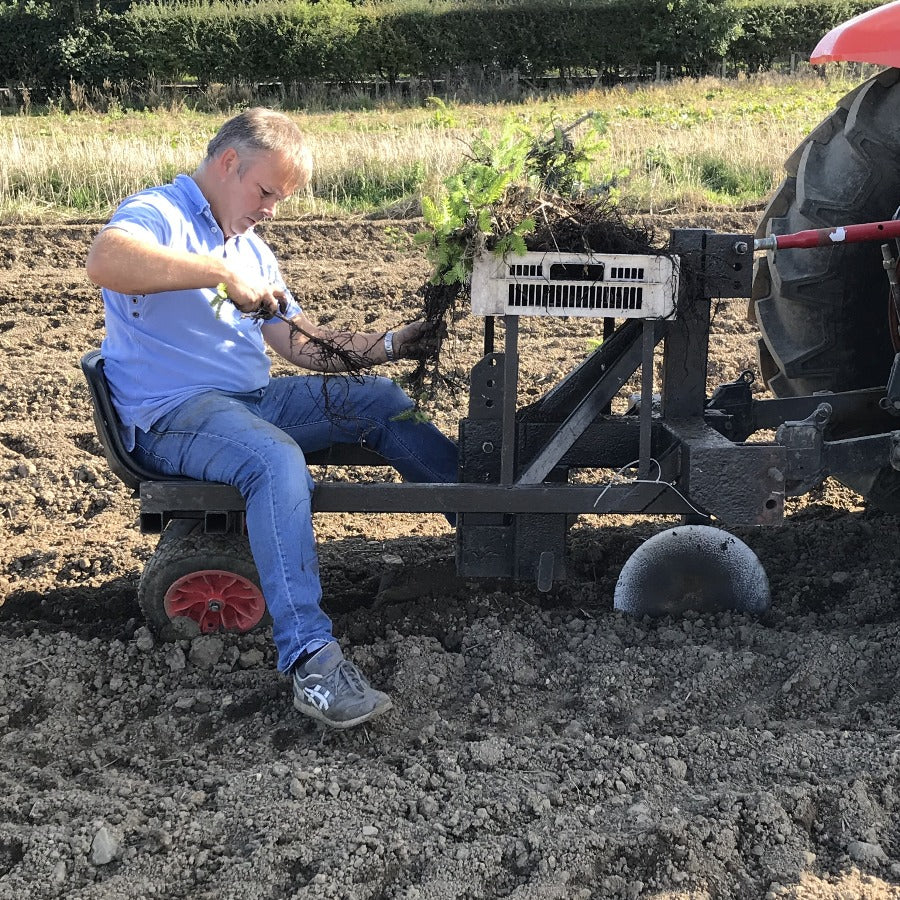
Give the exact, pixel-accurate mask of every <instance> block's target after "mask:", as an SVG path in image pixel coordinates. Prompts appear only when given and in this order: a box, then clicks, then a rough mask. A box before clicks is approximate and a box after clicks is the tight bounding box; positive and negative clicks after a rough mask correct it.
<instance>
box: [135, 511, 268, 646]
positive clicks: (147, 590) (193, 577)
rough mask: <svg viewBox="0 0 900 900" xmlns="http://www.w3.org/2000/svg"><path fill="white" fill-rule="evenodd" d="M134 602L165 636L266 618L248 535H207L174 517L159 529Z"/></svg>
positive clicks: (249, 626)
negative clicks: (137, 603) (161, 530)
mask: <svg viewBox="0 0 900 900" xmlns="http://www.w3.org/2000/svg"><path fill="white" fill-rule="evenodd" d="M138 602H139V603H140V606H141V609H142V610H143V613H144V617H145V618H146V620H147V625H148V626H149V628H150V630H151V631H152V632H153V633H154V634H155V635H156V636H157V637H158V638H160V639H161V640H164V641H171V640H179V639H181V638H188V637H192V636H195V635H197V634H212V633H216V632H222V631H225V632H235V633H245V632H248V631H253V630H254V629H256V628H260V627H263V626H265V625H268V624H270V623H271V619H270V617H269V615H268V612H267V611H266V604H265V599H264V598H263V594H262V590H261V589H260V587H259V574H258V572H257V570H256V565H255V563H254V562H253V557H252V556H251V554H250V544H249V542H248V541H247V538H246V537H245V536H244V535H239V534H206V533H205V532H203V531H202V530H200V529H199V527H198V526H197V525H196V524H195V523H194V522H192V521H190V520H174V521H173V522H171V523H170V524H169V527H168V528H167V529H166V530H165V532H163V535H162V537H161V538H160V539H159V544H157V547H156V550H155V551H154V553H153V555H152V556H151V557H150V559H149V560H148V561H147V564H146V565H145V566H144V571H143V573H142V575H141V580H140V584H139V586H138Z"/></svg>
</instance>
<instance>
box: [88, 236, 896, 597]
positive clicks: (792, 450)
mask: <svg viewBox="0 0 900 900" xmlns="http://www.w3.org/2000/svg"><path fill="white" fill-rule="evenodd" d="M752 248H753V237H752V236H751V235H744V234H716V233H714V232H711V231H707V230H703V229H684V230H678V231H673V232H672V239H671V245H670V250H671V254H672V256H673V258H676V259H677V260H679V264H680V266H681V278H680V282H681V290H680V295H679V298H678V305H677V310H676V316H675V317H674V318H671V319H626V320H625V321H624V322H622V323H621V324H619V325H618V326H616V325H615V323H614V322H613V321H611V320H606V321H605V322H604V335H605V340H604V341H603V343H602V345H601V346H600V347H599V348H598V349H597V350H596V351H594V352H593V353H592V354H591V355H590V356H589V357H587V358H586V359H585V360H584V361H583V362H582V363H581V364H580V365H579V366H578V367H576V368H575V369H574V370H573V371H572V372H570V373H569V374H568V375H567V376H566V377H565V378H564V379H563V380H562V381H561V382H560V383H559V384H557V385H556V386H555V387H554V388H553V389H552V390H550V391H549V392H548V393H547V394H545V395H544V396H543V397H541V398H540V399H539V400H537V401H536V402H534V403H532V404H530V405H529V406H526V407H523V408H519V407H518V403H517V399H518V398H517V394H518V391H517V388H518V380H519V378H518V368H519V351H518V338H519V322H518V318H517V317H516V316H504V317H503V319H502V321H503V350H502V351H497V350H496V348H495V335H496V324H495V321H494V319H493V318H492V317H487V318H486V319H485V327H484V354H483V356H482V358H481V359H480V360H479V361H478V362H477V363H476V364H475V366H474V367H473V369H472V372H471V374H470V394H469V406H468V414H467V416H466V418H465V419H463V420H462V421H461V422H460V428H459V446H460V479H459V483H457V484H399V483H394V482H379V481H371V482H365V483H352V484H351V483H337V482H320V483H318V484H317V485H316V489H315V492H314V498H313V509H314V510H316V511H319V512H323V511H328V512H443V513H456V514H458V521H457V568H458V570H459V572H460V574H462V575H470V576H491V577H500V576H505V577H514V578H531V579H535V580H536V581H537V583H538V586H539V587H541V588H542V589H545V590H546V589H549V587H550V586H551V585H552V584H553V582H554V581H557V580H559V579H561V578H564V577H565V556H566V534H567V531H568V527H569V524H570V523H571V521H572V519H573V517H574V516H576V515H578V514H585V513H587V514H647V515H680V516H683V517H689V518H691V519H693V520H697V519H698V517H699V519H700V520H704V519H708V518H715V519H717V520H719V521H721V522H722V523H723V524H726V525H729V524H730V525H735V524H741V525H746V524H777V523H779V522H780V521H781V520H782V517H783V513H784V498H785V496H788V495H791V494H798V493H803V492H805V491H808V490H810V489H811V488H812V487H814V486H815V485H817V484H819V483H821V481H822V480H823V479H824V478H825V477H826V476H827V475H829V474H833V473H843V474H848V473H851V472H861V471H868V470H872V469H874V468H877V467H879V466H881V465H885V464H888V463H890V464H892V465H894V466H895V468H900V430H895V427H894V426H896V424H897V420H896V418H894V417H892V416H891V415H890V413H889V411H888V410H887V409H886V405H885V403H884V397H885V389H884V388H873V389H869V390H863V391H852V392H847V393H842V394H829V395H816V396H811V397H794V398H789V399H781V400H757V399H754V397H753V395H752V380H753V379H752V375H750V374H749V373H745V374H744V375H742V376H741V377H740V378H739V379H738V380H737V381H735V382H733V383H730V384H726V385H722V386H720V387H719V388H718V389H717V390H716V391H715V392H714V393H713V395H712V397H710V398H707V394H706V383H707V360H708V354H709V343H708V342H709V325H710V307H711V299H710V298H712V297H749V296H750V282H751V276H752V252H753V251H752ZM660 347H661V348H662V379H661V384H660V385H659V393H658V395H657V394H656V393H655V385H654V375H653V373H654V361H655V359H656V358H657V353H658V352H659V349H660ZM83 368H84V370H85V374H86V376H87V377H88V383H89V385H90V387H91V394H92V399H93V401H94V415H95V423H96V425H97V431H98V435H99V436H100V438H101V441H102V442H103V443H104V448H105V449H106V452H107V456H108V458H109V460H110V466H111V468H112V470H113V471H114V472H115V473H116V474H117V475H118V476H119V477H120V478H121V479H122V480H123V481H125V483H126V484H129V485H131V486H132V487H134V488H135V489H136V491H137V494H138V496H139V498H140V524H141V529H142V531H145V532H148V533H158V532H161V531H163V530H164V529H165V528H166V526H167V525H168V523H169V522H170V521H171V520H173V519H184V518H192V519H201V520H202V521H203V525H204V528H205V529H206V530H208V531H213V532H230V531H241V530H243V529H244V527H245V526H244V513H243V510H244V503H243V499H242V498H241V496H240V494H239V493H238V492H237V490H235V489H234V488H232V487H229V486H227V485H221V484H210V483H205V482H197V481H190V480H187V479H184V480H169V481H160V480H156V479H155V478H153V477H152V475H150V473H147V472H145V471H142V470H141V469H140V468H139V467H137V466H135V464H134V462H133V461H132V460H131V459H130V457H129V456H128V454H127V453H126V452H125V450H124V447H122V445H121V441H120V440H119V438H118V431H117V429H116V427H115V412H114V410H113V407H112V404H111V403H110V401H109V397H108V394H106V392H105V382H104V379H103V377H102V360H100V359H99V354H98V353H97V352H96V351H95V353H94V354H88V356H86V357H85V360H84V361H83ZM638 370H640V371H641V392H640V400H639V402H636V403H635V404H634V406H633V408H632V409H630V410H629V411H628V413H626V414H624V415H612V414H611V413H610V404H611V401H612V399H613V398H614V397H616V396H617V395H618V394H619V392H620V391H621V388H622V386H623V385H624V384H625V383H626V382H627V381H628V379H629V378H631V377H632V375H634V374H635V373H636V372H637V371H638ZM835 426H840V428H841V430H842V431H843V432H844V433H854V434H858V435H860V436H859V437H855V438H852V439H846V440H838V441H830V440H828V439H827V434H828V433H829V429H830V428H833V427H835ZM772 428H777V433H776V439H775V441H769V442H760V443H748V442H747V438H748V437H750V436H751V435H753V434H754V433H755V432H757V431H759V430H761V429H772ZM309 462H310V463H318V462H331V463H334V464H340V465H359V464H363V465H373V464H374V465H383V464H385V461H384V460H382V459H381V458H380V457H377V455H375V454H373V453H372V452H371V451H369V450H366V449H365V448H361V447H346V446H343V447H336V448H333V449H332V450H331V451H329V452H328V453H327V454H325V455H324V456H323V455H321V454H319V455H316V456H311V457H310V458H309ZM632 464H635V465H636V477H634V474H631V475H630V476H629V479H630V480H626V481H622V480H621V479H619V480H616V479H614V478H612V477H610V476H609V475H607V474H606V473H602V474H601V475H600V480H599V481H597V482H596V483H593V484H587V485H586V484H570V483H569V475H570V472H571V471H572V470H575V469H605V470H613V471H616V470H622V469H623V468H628V469H629V471H630V472H633V471H634V467H633V466H632Z"/></svg>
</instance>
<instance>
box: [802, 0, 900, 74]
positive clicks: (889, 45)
mask: <svg viewBox="0 0 900 900" xmlns="http://www.w3.org/2000/svg"><path fill="white" fill-rule="evenodd" d="M809 61H810V62H811V63H813V64H820V63H826V62H838V61H848V62H868V63H875V64H876V65H879V66H895V67H900V0H895V2H894V3H886V4H885V5H884V6H879V7H878V8H877V9H870V10H869V11H868V12H865V13H862V14H860V15H858V16H854V17H853V18H852V19H850V20H848V21H847V22H844V23H842V24H841V25H838V26H837V27H836V28H832V29H831V31H829V32H828V34H826V35H825V37H823V38H822V40H821V41H819V43H818V44H816V49H815V50H813V52H812V54H811V55H810V57H809Z"/></svg>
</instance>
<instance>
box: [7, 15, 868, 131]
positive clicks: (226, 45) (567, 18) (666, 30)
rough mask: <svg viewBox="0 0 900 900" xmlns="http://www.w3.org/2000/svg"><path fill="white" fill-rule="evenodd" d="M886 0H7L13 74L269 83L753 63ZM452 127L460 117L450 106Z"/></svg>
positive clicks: (688, 70)
mask: <svg viewBox="0 0 900 900" xmlns="http://www.w3.org/2000/svg"><path fill="white" fill-rule="evenodd" d="M878 5H879V2H878V0H504V2H503V3H494V2H490V0H463V2H453V0H390V2H384V3H367V4H358V3H357V2H356V0H320V2H295V0H259V2H247V3H245V2H238V0H230V2H226V0H209V2H201V0H184V2H161V0H160V2H138V3H132V4H131V5H130V6H126V4H124V3H115V4H105V3H100V4H95V3H88V2H82V3H79V0H69V2H65V3H55V4H54V3H50V2H42V0H22V2H12V0H6V2H4V0H0V83H6V84H10V85H19V84H22V85H26V86H27V87H28V88H29V90H30V91H31V93H32V98H33V99H38V98H39V97H41V96H44V97H47V96H53V95H54V94H56V95H59V94H62V93H66V92H67V91H68V89H69V84H70V81H73V80H74V81H75V82H76V83H78V84H80V85H82V86H84V87H86V88H99V87H102V86H103V85H104V83H106V82H113V83H117V82H126V83H132V84H134V83H143V84H146V83H147V82H148V81H149V79H151V78H155V79H157V80H159V81H163V82H171V81H181V80H184V79H186V78H187V79H193V80H196V81H197V83H198V84H200V85H206V84H209V83H212V82H218V83H224V84H231V83H234V82H241V83H244V84H247V83H250V84H260V83H267V82H272V81H280V82H283V83H285V84H302V83H305V82H309V81H323V80H334V81H342V82H351V81H358V80H364V79H371V78H373V77H379V78H384V79H386V80H387V81H388V82H390V83H393V82H396V81H397V80H398V79H400V78H402V77H412V78H425V79H439V78H446V77H448V76H452V77H471V78H473V79H475V80H476V81H477V79H480V78H484V77H485V76H488V77H491V76H496V75H498V74H499V73H515V74H516V75H517V76H518V77H519V78H521V79H531V78H537V77H541V76H545V75H548V74H559V75H562V76H568V75H578V74H586V73H591V74H593V75H596V76H598V77H600V78H606V77H611V78H615V77H617V76H619V75H622V74H625V75H634V74H638V73H640V72H642V71H643V72H644V73H646V72H648V71H652V70H653V68H654V67H655V66H656V65H657V64H663V65H665V66H667V67H668V70H669V72H670V73H671V74H676V75H677V74H691V75H700V74H704V73H707V72H710V71H712V70H713V69H714V68H715V66H716V65H717V64H718V63H719V62H721V60H723V59H725V58H727V59H728V60H729V62H730V63H731V64H732V65H737V66H740V67H743V68H745V69H746V70H748V71H752V70H755V69H756V68H758V67H760V66H766V65H769V64H770V63H771V62H772V61H773V60H775V59H786V58H789V57H790V55H791V54H792V53H799V54H806V53H808V52H809V51H810V50H811V49H812V47H813V46H814V45H815V43H816V41H818V39H819V38H820V37H821V36H822V35H823V34H825V32H827V31H828V30H829V29H830V28H831V27H833V26H834V25H835V24H837V23H838V22H841V21H845V20H846V19H849V18H851V17H852V16H854V15H856V14H857V13H860V12H864V11H866V10H868V9H871V8H873V7H875V6H878ZM434 109H435V121H436V124H439V125H441V126H442V127H451V125H452V116H451V115H449V113H448V110H447V109H446V108H441V107H439V106H437V105H435V106H434Z"/></svg>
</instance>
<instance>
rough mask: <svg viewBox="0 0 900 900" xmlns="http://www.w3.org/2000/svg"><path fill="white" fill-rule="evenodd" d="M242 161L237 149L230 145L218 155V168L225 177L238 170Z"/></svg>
mask: <svg viewBox="0 0 900 900" xmlns="http://www.w3.org/2000/svg"><path fill="white" fill-rule="evenodd" d="M240 161H241V160H240V157H239V156H238V152H237V150H235V149H234V147H228V148H226V149H225V150H223V151H222V153H220V154H219V155H218V156H217V157H216V168H217V169H218V172H219V174H220V175H221V176H223V177H224V176H225V175H232V174H233V173H235V172H237V170H238V166H239V165H240Z"/></svg>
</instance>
